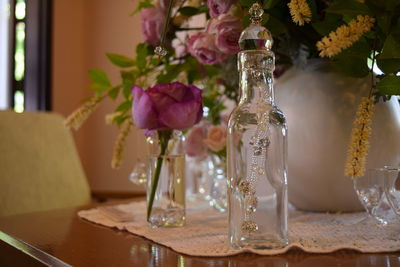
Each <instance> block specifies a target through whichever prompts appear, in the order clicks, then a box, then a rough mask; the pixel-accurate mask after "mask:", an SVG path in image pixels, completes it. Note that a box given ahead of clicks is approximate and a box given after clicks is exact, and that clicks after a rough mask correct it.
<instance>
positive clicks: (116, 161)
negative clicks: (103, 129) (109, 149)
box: [111, 119, 133, 169]
mask: <svg viewBox="0 0 400 267" xmlns="http://www.w3.org/2000/svg"><path fill="white" fill-rule="evenodd" d="M132 127H133V122H132V120H131V119H129V120H128V121H127V122H125V124H123V125H122V128H121V131H120V133H119V135H118V138H117V140H116V141H115V145H114V150H113V158H112V160H111V167H112V168H113V169H118V168H119V167H120V166H121V162H122V152H123V151H124V146H125V142H126V138H127V137H128V134H129V133H130V131H131V129H132Z"/></svg>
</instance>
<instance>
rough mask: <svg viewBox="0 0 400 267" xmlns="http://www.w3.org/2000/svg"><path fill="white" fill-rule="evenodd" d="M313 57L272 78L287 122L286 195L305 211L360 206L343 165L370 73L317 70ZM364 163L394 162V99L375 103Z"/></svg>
mask: <svg viewBox="0 0 400 267" xmlns="http://www.w3.org/2000/svg"><path fill="white" fill-rule="evenodd" d="M324 67H325V65H324V63H322V62H320V61H318V62H314V63H312V64H309V66H307V67H306V68H305V69H296V68H291V69H290V70H288V71H287V72H286V73H285V74H284V75H282V77H280V78H279V79H278V80H277V81H276V84H275V88H276V90H275V92H276V99H277V105H278V106H279V107H280V108H281V109H282V110H283V112H284V114H285V115H286V118H287V121H288V128H289V201H290V203H292V204H293V205H294V206H295V207H297V208H299V209H302V210H308V211H344V212H346V211H357V210H362V209H363V208H362V206H361V204H360V203H359V201H358V198H357V195H356V193H355V192H354V189H353V183H352V181H351V179H350V178H348V177H345V176H344V174H343V172H344V165H345V160H346V154H347V147H348V143H349V140H350V133H351V129H352V123H353V120H354V116H355V113H356V109H357V107H358V105H359V103H360V98H361V97H363V96H367V95H368V90H369V87H370V79H355V78H350V77H346V76H344V75H342V74H339V73H336V72H332V71H326V70H323V68H324ZM372 131H373V132H372V137H371V140H370V144H371V146H370V151H369V155H368V159H367V168H375V167H382V166H384V165H399V163H400V138H399V137H400V135H399V134H400V106H399V102H398V99H397V98H395V97H392V99H391V101H388V102H386V103H382V101H381V102H380V103H379V104H377V106H376V109H375V114H374V118H373V126H372Z"/></svg>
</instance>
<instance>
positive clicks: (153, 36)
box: [140, 7, 166, 46]
mask: <svg viewBox="0 0 400 267" xmlns="http://www.w3.org/2000/svg"><path fill="white" fill-rule="evenodd" d="M140 14H141V20H142V21H141V25H142V33H143V36H144V41H145V42H146V43H149V44H151V45H153V46H156V45H159V43H160V40H161V35H162V32H163V27H164V22H165V17H166V11H165V10H164V9H163V8H161V7H152V8H143V9H142V10H141V11H140Z"/></svg>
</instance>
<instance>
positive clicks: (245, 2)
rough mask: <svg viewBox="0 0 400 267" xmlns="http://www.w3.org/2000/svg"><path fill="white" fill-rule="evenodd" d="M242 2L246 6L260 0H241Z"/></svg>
mask: <svg viewBox="0 0 400 267" xmlns="http://www.w3.org/2000/svg"><path fill="white" fill-rule="evenodd" d="M239 2H240V4H241V5H242V6H244V7H251V5H252V4H254V3H256V2H258V1H257V0H240V1H239Z"/></svg>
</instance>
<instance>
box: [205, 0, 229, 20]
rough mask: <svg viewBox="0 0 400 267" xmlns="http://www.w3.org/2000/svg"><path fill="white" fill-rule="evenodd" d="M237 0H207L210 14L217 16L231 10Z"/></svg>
mask: <svg viewBox="0 0 400 267" xmlns="http://www.w3.org/2000/svg"><path fill="white" fill-rule="evenodd" d="M235 2H236V0H207V6H208V8H209V9H210V16H211V17H213V18H215V17H218V16H219V15H221V14H225V13H226V12H228V11H229V9H230V8H231V6H232V5H233V4H234V3H235Z"/></svg>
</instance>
